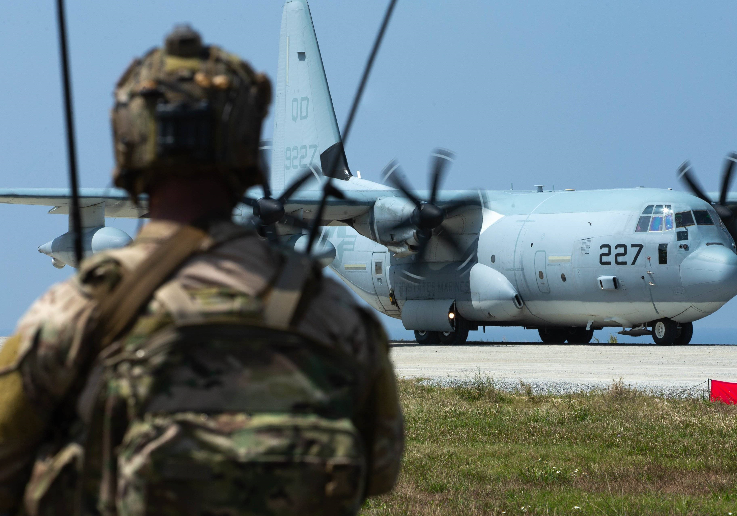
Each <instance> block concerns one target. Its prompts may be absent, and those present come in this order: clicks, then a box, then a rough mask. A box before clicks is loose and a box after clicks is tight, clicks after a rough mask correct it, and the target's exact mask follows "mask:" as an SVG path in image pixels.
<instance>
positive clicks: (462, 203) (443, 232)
mask: <svg viewBox="0 0 737 516" xmlns="http://www.w3.org/2000/svg"><path fill="white" fill-rule="evenodd" d="M452 161H453V153H452V152H450V151H448V150H445V149H436V150H435V152H433V154H432V156H431V161H430V167H431V172H430V184H431V187H430V198H429V199H427V200H423V199H420V198H419V197H418V196H417V195H416V194H414V193H413V192H412V190H411V188H410V187H409V186H408V185H407V183H406V182H405V180H404V179H402V177H403V175H404V174H402V173H401V172H400V168H399V165H398V163H397V162H396V160H392V161H390V162H389V164H388V165H387V166H386V167H385V168H384V171H385V172H384V177H387V179H388V181H389V182H390V183H391V184H392V186H394V187H395V188H397V190H399V191H400V192H402V194H403V195H404V197H406V198H407V199H408V200H409V201H410V202H412V204H414V205H415V209H414V210H413V211H412V213H411V214H410V215H409V216H408V217H406V218H405V219H404V220H401V221H399V223H397V224H395V225H394V226H393V227H392V228H391V229H406V228H414V229H415V238H416V239H417V241H418V244H419V245H418V246H417V255H416V256H417V257H416V261H423V260H424V257H425V253H426V251H427V248H428V244H429V242H430V239H431V238H432V237H433V236H436V237H438V238H439V239H440V240H442V241H443V242H444V243H445V244H447V245H448V246H450V247H451V248H452V249H453V250H454V251H456V252H457V253H463V251H464V249H463V247H462V246H461V244H460V243H459V242H458V240H457V239H456V238H455V237H454V236H453V235H452V233H451V232H450V231H448V230H447V228H445V227H444V226H443V223H444V222H445V220H446V219H447V218H451V217H453V216H455V215H456V214H457V212H458V211H460V210H461V209H463V208H466V207H467V206H473V205H476V206H478V205H479V204H480V199H479V198H478V197H465V198H461V199H456V200H454V201H452V202H450V203H443V204H442V205H439V204H438V191H439V190H440V184H441V183H442V181H443V176H444V175H445V172H446V170H447V168H448V166H449V165H450V163H451V162H452ZM387 171H388V172H387ZM398 172H400V173H398Z"/></svg>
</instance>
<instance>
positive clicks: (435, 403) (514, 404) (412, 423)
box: [361, 378, 737, 516]
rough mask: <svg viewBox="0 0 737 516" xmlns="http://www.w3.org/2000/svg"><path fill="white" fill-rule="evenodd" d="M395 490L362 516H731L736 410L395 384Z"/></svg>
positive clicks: (697, 403) (619, 396) (485, 384)
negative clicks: (399, 451) (400, 436)
mask: <svg viewBox="0 0 737 516" xmlns="http://www.w3.org/2000/svg"><path fill="white" fill-rule="evenodd" d="M400 396H401V399H402V406H403V408H404V414H405V421H406V439H407V444H406V450H405V456H404V463H403V466H402V472H401V474H400V479H399V483H398V485H397V487H396V488H395V489H394V491H393V492H392V493H390V494H388V495H385V496H382V497H378V498H372V499H370V500H368V501H367V502H366V504H365V506H364V508H363V510H362V512H361V514H362V515H364V516H368V515H372V516H373V515H399V514H418V515H475V514H576V515H589V514H597V515H598V514H613V515H625V514H648V515H650V514H698V515H701V514H706V515H711V514H724V515H728V514H731V513H734V514H735V515H737V407H734V406H726V405H722V404H712V403H709V402H707V401H704V400H696V399H687V400H682V399H673V398H666V397H660V396H651V395H647V394H644V393H641V392H637V391H634V390H631V389H628V388H627V387H625V386H623V385H622V384H621V383H615V384H613V385H612V386H611V387H610V388H609V389H607V390H604V391H598V392H588V393H577V394H571V395H534V394H533V393H532V390H531V389H530V388H529V387H526V386H524V385H521V386H520V390H519V392H517V393H508V392H503V391H501V390H498V389H497V388H495V386H494V384H493V382H492V381H491V380H488V379H483V378H477V379H476V380H474V381H473V382H471V383H468V384H457V385H453V386H451V387H440V386H434V385H427V384H425V383H422V382H417V381H401V382H400Z"/></svg>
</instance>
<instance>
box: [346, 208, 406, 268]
mask: <svg viewBox="0 0 737 516" xmlns="http://www.w3.org/2000/svg"><path fill="white" fill-rule="evenodd" d="M414 210H415V206H414V205H413V204H412V203H411V202H410V201H408V200H406V199H404V198H401V197H382V198H380V199H378V200H377V201H376V202H375V203H374V205H373V207H372V208H371V210H369V212H368V213H366V214H364V215H361V216H359V217H357V218H356V219H355V221H354V223H353V227H354V228H355V229H356V231H358V232H359V233H360V234H361V235H363V236H365V237H366V238H370V239H371V240H373V241H375V242H379V243H380V244H382V245H384V246H386V247H387V248H388V249H389V250H390V251H392V252H393V253H396V254H400V255H401V254H405V253H408V252H411V251H412V250H411V249H410V246H416V245H418V240H417V238H416V234H415V228H414V227H411V226H405V225H403V226H399V224H400V223H401V222H402V221H403V220H406V219H408V218H409V217H410V216H411V215H412V212H413V211H414ZM398 226H399V227H398Z"/></svg>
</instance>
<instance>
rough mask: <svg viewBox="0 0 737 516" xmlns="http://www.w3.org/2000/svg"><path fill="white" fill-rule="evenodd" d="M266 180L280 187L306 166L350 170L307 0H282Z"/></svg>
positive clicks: (319, 171) (344, 175) (344, 174)
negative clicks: (269, 178) (283, 0)
mask: <svg viewBox="0 0 737 516" xmlns="http://www.w3.org/2000/svg"><path fill="white" fill-rule="evenodd" d="M272 149H273V150H272V159H271V185H272V188H273V189H274V191H275V192H279V191H281V190H283V189H284V188H285V186H286V185H288V184H289V183H290V182H291V179H292V178H293V177H294V176H296V175H297V174H299V173H300V172H301V171H302V170H304V169H305V168H309V169H311V170H312V171H313V173H314V174H315V175H316V176H322V175H326V174H329V173H330V171H329V170H328V168H329V165H330V164H332V163H333V162H335V163H336V166H335V170H334V172H333V174H332V175H333V177H335V178H337V179H348V178H349V177H350V176H351V172H350V170H349V168H348V162H347V160H346V157H345V151H344V149H343V143H342V141H341V138H340V130H339V129H338V122H337V120H336V119H335V111H334V109H333V101H332V98H331V97H330V89H329V88H328V81H327V78H326V77H325V70H324V68H323V65H322V57H321V56H320V48H319V47H318V45H317V36H316V35H315V28H314V26H313V25H312V16H311V15H310V8H309V6H308V5H307V2H306V0H287V1H286V3H285V4H284V11H283V14H282V22H281V33H280V36H279V66H278V69H277V74H276V101H275V106H274V140H273V147H272Z"/></svg>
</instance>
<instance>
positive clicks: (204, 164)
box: [111, 25, 271, 199]
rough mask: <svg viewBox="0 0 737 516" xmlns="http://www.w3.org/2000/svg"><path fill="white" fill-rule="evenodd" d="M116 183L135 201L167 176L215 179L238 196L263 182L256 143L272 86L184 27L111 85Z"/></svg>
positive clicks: (234, 58) (135, 63) (136, 62)
mask: <svg viewBox="0 0 737 516" xmlns="http://www.w3.org/2000/svg"><path fill="white" fill-rule="evenodd" d="M114 95H115V105H114V107H113V109H112V113H111V118H112V126H113V140H114V145H115V163H116V167H115V171H114V182H115V185H116V186H118V187H120V188H124V189H125V190H127V191H128V192H129V193H130V194H131V196H132V197H134V198H135V197H137V196H138V195H139V194H141V193H149V192H150V191H151V189H152V187H154V186H155V185H156V183H157V182H159V181H162V180H164V179H171V178H185V177H196V176H201V175H219V176H220V177H221V178H222V179H223V180H225V182H226V183H227V185H228V187H229V189H230V190H231V191H232V192H233V194H234V198H235V199H238V198H240V196H241V195H243V193H244V192H245V190H246V188H248V187H250V186H253V185H255V184H259V183H261V182H262V181H263V175H262V174H263V172H262V171H261V169H260V167H259V159H258V152H259V150H258V146H259V139H260V135H261V124H262V122H263V119H264V117H265V116H266V113H267V109H268V105H269V103H270V102H271V83H270V82H269V79H268V78H267V77H266V76H265V75H263V74H258V73H255V72H254V71H253V70H252V69H251V67H250V66H249V65H248V63H246V62H245V61H243V60H241V59H240V58H239V57H238V56H236V55H233V54H230V53H227V52H225V51H224V50H222V49H221V48H219V47H216V46H205V45H203V44H202V39H201V37H200V35H199V34H198V33H197V32H196V31H194V30H193V29H192V28H191V27H189V26H186V25H185V26H179V27H176V28H175V29H174V31H173V32H172V33H171V34H169V35H168V36H167V38H166V43H165V46H164V47H163V48H155V49H153V50H151V51H149V52H148V53H147V54H146V55H145V56H143V58H140V59H135V60H134V61H133V62H132V63H131V64H130V66H129V67H128V69H127V70H126V71H125V72H124V73H123V75H122V76H121V78H120V80H119V81H118V83H117V85H116V87H115V93H114Z"/></svg>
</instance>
